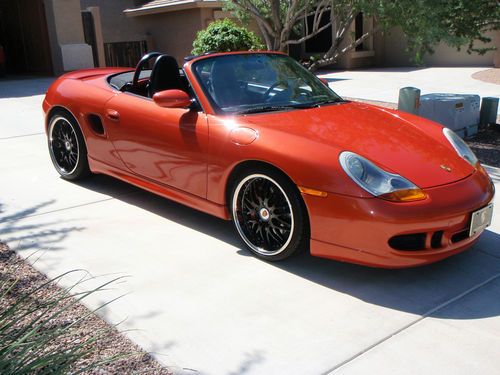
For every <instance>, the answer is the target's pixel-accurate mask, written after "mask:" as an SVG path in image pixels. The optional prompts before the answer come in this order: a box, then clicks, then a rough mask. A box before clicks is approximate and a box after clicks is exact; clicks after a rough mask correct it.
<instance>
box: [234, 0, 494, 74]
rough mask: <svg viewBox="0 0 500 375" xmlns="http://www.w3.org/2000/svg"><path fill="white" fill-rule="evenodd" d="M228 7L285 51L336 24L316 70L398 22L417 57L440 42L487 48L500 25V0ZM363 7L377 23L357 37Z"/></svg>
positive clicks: (351, 0)
mask: <svg viewBox="0 0 500 375" xmlns="http://www.w3.org/2000/svg"><path fill="white" fill-rule="evenodd" d="M225 8H226V9H227V10H230V11H232V12H233V13H234V14H235V15H236V16H237V17H238V18H239V19H241V20H242V21H244V22H245V21H248V20H249V19H250V18H253V19H254V20H255V21H256V22H257V25H258V26H259V29H260V31H261V33H262V35H263V37H264V40H265V42H266V45H267V48H268V49H273V50H280V51H286V49H287V47H288V46H289V45H291V44H299V43H303V42H305V41H307V40H308V39H310V38H312V37H314V36H315V35H317V34H319V33H320V32H321V31H323V30H326V29H328V28H329V27H333V29H334V34H333V38H332V44H331V46H330V48H329V49H328V51H327V52H326V53H324V54H323V56H322V57H321V58H320V59H319V60H317V61H314V62H312V64H311V66H310V68H311V69H316V68H318V67H320V66H324V65H328V64H332V63H334V62H336V61H337V60H338V59H339V57H341V56H342V55H344V54H346V53H348V52H349V51H351V50H353V49H354V48H356V47H357V46H358V45H360V44H361V43H363V42H364V41H365V40H366V39H367V38H368V37H370V36H372V35H374V34H376V33H378V32H381V31H388V30H390V29H391V28H393V27H395V26H399V27H401V29H402V30H403V32H404V33H405V34H406V36H407V38H408V48H409V50H410V51H411V52H413V53H414V55H415V60H416V62H421V61H422V56H423V55H424V54H425V53H431V52H433V46H434V45H436V44H437V43H439V42H445V43H447V44H448V45H450V46H453V47H456V48H460V47H461V46H463V45H468V52H478V53H485V52H486V51H488V50H490V49H491V48H488V47H486V48H475V47H474V42H475V41H476V40H479V41H482V42H490V39H489V38H486V37H485V36H484V32H486V31H488V30H498V29H499V28H500V21H499V20H500V13H499V10H500V5H499V3H498V1H497V0H443V1H436V0H398V1H394V0H376V1H374V0H270V1H264V0H225ZM359 12H363V14H364V15H365V16H372V17H373V18H374V20H375V27H374V28H373V29H372V30H367V31H365V32H364V34H363V35H360V36H358V38H357V39H355V37H354V36H353V35H352V33H351V31H350V28H351V24H352V23H353V21H354V19H355V17H356V15H357V14H358V13H359ZM306 19H307V20H309V22H305V20H306ZM325 21H326V22H325Z"/></svg>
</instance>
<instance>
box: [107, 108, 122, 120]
mask: <svg viewBox="0 0 500 375" xmlns="http://www.w3.org/2000/svg"><path fill="white" fill-rule="evenodd" d="M106 117H107V118H109V119H110V120H111V121H118V120H120V114H119V113H118V111H115V110H114V109H107V110H106Z"/></svg>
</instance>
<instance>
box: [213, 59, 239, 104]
mask: <svg viewBox="0 0 500 375" xmlns="http://www.w3.org/2000/svg"><path fill="white" fill-rule="evenodd" d="M211 85H212V89H213V93H212V94H213V96H214V100H215V102H216V103H217V105H218V106H219V107H220V108H226V107H233V106H237V105H239V104H241V101H242V95H243V93H242V89H241V87H240V83H239V82H238V79H237V77H236V72H235V71H234V66H233V65H232V62H231V61H225V59H220V60H215V62H214V65H213V67H212V77H211Z"/></svg>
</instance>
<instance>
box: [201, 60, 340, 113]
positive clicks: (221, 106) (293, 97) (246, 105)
mask: <svg viewBox="0 0 500 375" xmlns="http://www.w3.org/2000/svg"><path fill="white" fill-rule="evenodd" d="M193 67H194V72H195V75H196V76H197V79H198V80H199V82H200V84H201V86H202V88H203V90H204V92H205V94H206V95H207V96H208V98H209V100H210V101H211V103H212V105H213V106H214V108H215V110H216V111H217V112H218V113H227V114H244V113H260V112H270V111H278V110H285V109H293V108H311V107H317V106H320V105H327V104H332V103H340V102H343V100H342V98H340V97H339V96H338V95H337V94H335V93H334V92H333V91H332V90H331V89H330V88H329V87H327V86H326V85H325V84H323V82H321V81H320V80H319V79H318V78H317V77H316V76H315V75H314V74H312V73H310V72H309V71H307V70H306V69H304V68H303V67H302V66H301V65H300V64H299V63H298V62H296V61H295V60H293V59H291V58H290V57H288V56H285V55H281V54H269V53H254V54H235V55H222V56H214V57H209V58H205V59H202V60H199V61H197V62H195V63H194V64H193Z"/></svg>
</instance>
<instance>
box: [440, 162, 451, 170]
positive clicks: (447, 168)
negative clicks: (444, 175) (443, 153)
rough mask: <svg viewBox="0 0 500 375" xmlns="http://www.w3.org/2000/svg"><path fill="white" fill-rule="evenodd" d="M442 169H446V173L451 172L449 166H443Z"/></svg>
mask: <svg viewBox="0 0 500 375" xmlns="http://www.w3.org/2000/svg"><path fill="white" fill-rule="evenodd" d="M440 167H441V169H444V170H445V171H446V172H451V168H450V167H448V166H447V165H444V164H441V165H440Z"/></svg>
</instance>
